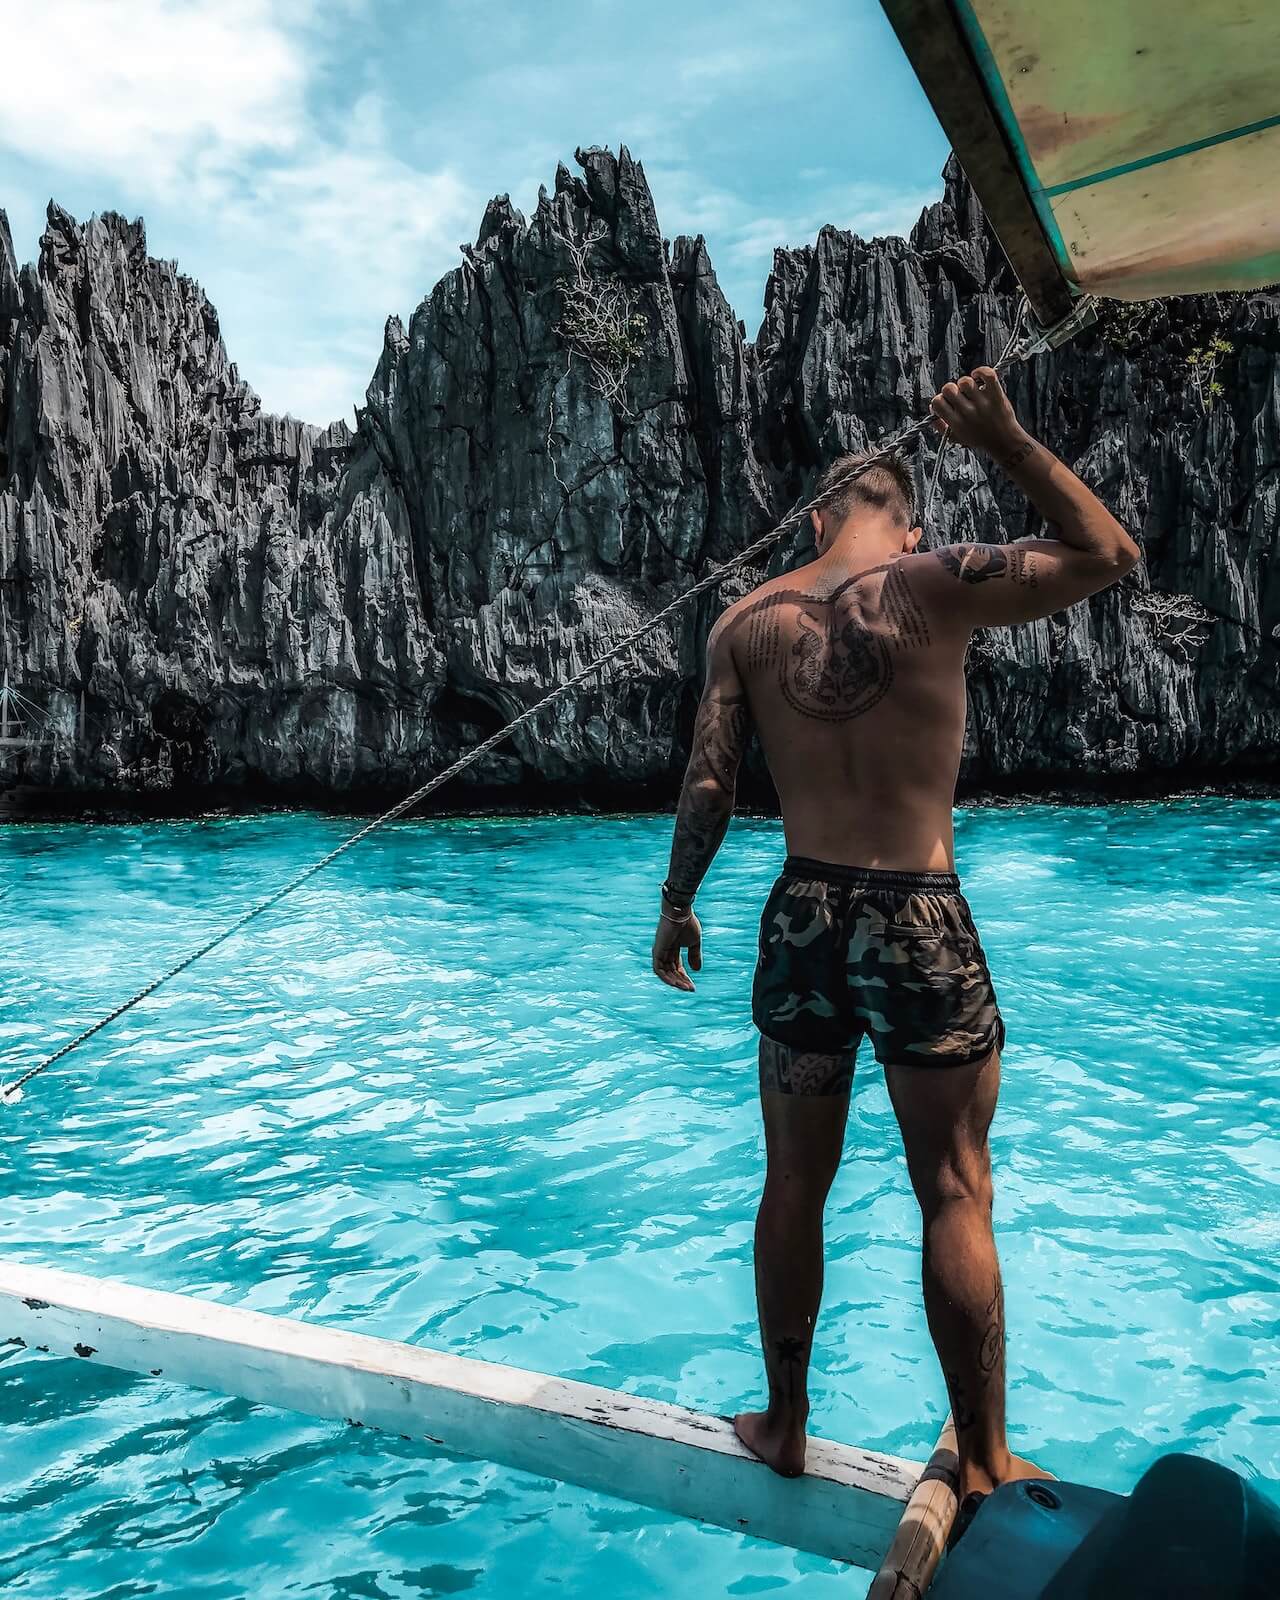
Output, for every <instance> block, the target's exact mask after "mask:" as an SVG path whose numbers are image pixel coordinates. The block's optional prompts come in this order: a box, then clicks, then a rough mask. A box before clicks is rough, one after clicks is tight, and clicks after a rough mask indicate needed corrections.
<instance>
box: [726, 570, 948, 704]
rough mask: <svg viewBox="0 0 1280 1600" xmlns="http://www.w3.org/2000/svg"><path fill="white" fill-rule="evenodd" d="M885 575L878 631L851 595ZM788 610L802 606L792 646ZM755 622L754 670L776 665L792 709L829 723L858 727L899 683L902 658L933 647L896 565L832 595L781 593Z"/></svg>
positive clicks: (750, 646)
mask: <svg viewBox="0 0 1280 1600" xmlns="http://www.w3.org/2000/svg"><path fill="white" fill-rule="evenodd" d="M877 572H884V573H885V577H884V582H883V584H882V586H881V590H880V613H881V615H880V619H879V625H878V626H877V627H874V628H871V627H868V626H867V624H866V623H865V622H864V621H863V617H862V612H861V607H860V604H859V602H858V601H857V600H855V599H854V598H853V597H852V596H850V595H849V590H850V589H852V588H853V586H854V585H855V584H858V583H862V582H863V581H864V580H865V579H867V578H870V577H872V576H874V574H875V573H877ZM784 605H794V606H796V607H798V609H799V615H798V617H797V619H796V620H797V628H798V632H797V634H796V636H795V637H794V638H793V639H792V640H791V641H790V642H788V641H786V640H785V639H784V638H783V623H782V615H781V608H782V607H783V606H784ZM747 620H748V628H747V648H746V664H747V666H748V667H749V668H751V669H754V670H757V671H759V670H760V669H762V668H763V669H768V668H770V667H775V666H776V668H777V672H778V685H779V688H780V689H781V690H782V694H783V697H784V698H785V699H786V701H787V704H788V705H790V706H791V708H792V709H793V710H794V711H798V712H799V713H800V714H801V716H805V717H812V718H814V719H816V720H819V721H823V722H850V721H852V720H853V719H854V718H855V717H860V716H862V715H863V714H864V712H867V711H870V710H871V708H872V706H875V705H878V704H879V702H880V701H881V700H883V699H884V697H885V695H886V694H887V693H888V692H889V689H890V687H891V686H892V684H893V661H894V656H895V655H897V654H900V653H901V652H902V651H904V650H913V649H918V648H919V647H921V646H923V645H927V644H928V643H929V628H928V624H927V623H926V621H925V617H924V613H923V611H922V610H921V609H920V606H919V605H918V604H917V602H916V599H915V596H914V595H913V594H912V593H911V586H910V584H909V583H908V582H907V580H906V578H905V577H904V576H903V574H902V572H901V570H900V569H899V568H898V566H897V565H896V564H890V565H889V566H888V567H887V568H872V569H871V571H869V572H862V573H858V574H857V575H856V576H855V577H852V578H849V579H848V580H846V582H844V583H842V584H841V585H840V587H839V588H838V589H836V590H835V591H834V593H832V594H830V595H816V594H807V593H803V592H800V591H793V590H781V591H776V592H775V593H773V594H770V595H766V596H764V597H763V599H761V600H759V601H758V602H757V603H756V604H755V605H754V606H752V607H751V608H750V610H749V613H748V619H747Z"/></svg>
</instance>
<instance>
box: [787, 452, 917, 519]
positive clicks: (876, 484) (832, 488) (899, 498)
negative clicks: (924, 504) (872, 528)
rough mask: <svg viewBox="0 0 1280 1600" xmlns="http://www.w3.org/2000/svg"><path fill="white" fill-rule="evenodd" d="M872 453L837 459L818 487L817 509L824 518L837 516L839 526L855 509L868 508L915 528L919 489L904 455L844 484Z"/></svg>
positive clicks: (838, 457)
mask: <svg viewBox="0 0 1280 1600" xmlns="http://www.w3.org/2000/svg"><path fill="white" fill-rule="evenodd" d="M870 453H871V452H870V451H866V450H864V451H862V452H860V453H859V454H857V455H847V456H837V457H836V459H835V460H834V461H833V462H832V463H831V465H830V466H829V467H828V468H827V469H826V470H825V471H824V472H823V474H822V476H821V477H820V478H819V479H818V482H817V485H816V486H815V488H814V491H813V494H814V498H815V499H816V500H817V501H818V507H817V509H818V510H819V511H820V512H821V513H822V514H823V516H824V517H834V518H835V521H836V525H837V526H839V524H840V523H842V522H843V521H844V520H845V518H846V517H847V516H848V515H849V513H850V512H851V511H852V510H853V509H854V507H855V506H867V507H869V508H870V509H871V510H873V511H887V512H888V513H889V514H890V516H892V517H894V518H895V519H896V520H897V521H898V522H900V523H901V524H902V525H903V527H904V528H909V527H911V525H912V523H913V522H914V520H915V513H916V486H915V482H914V480H913V479H912V476H911V469H910V468H909V467H908V466H907V463H906V462H905V461H904V460H903V459H902V457H901V456H888V457H886V459H885V460H884V461H881V462H878V463H877V464H876V465H875V466H874V467H871V468H870V469H869V470H868V471H866V472H864V473H863V474H862V475H861V477H857V478H853V479H852V480H850V481H849V482H848V483H843V484H842V483H841V481H840V480H841V479H842V478H845V477H846V476H847V475H848V473H849V472H850V471H851V470H852V469H853V468H854V467H858V466H861V465H862V463H863V462H864V461H865V460H866V459H867V457H868V455H869V454H870Z"/></svg>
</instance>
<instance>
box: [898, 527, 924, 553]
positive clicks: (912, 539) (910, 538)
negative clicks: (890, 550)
mask: <svg viewBox="0 0 1280 1600" xmlns="http://www.w3.org/2000/svg"><path fill="white" fill-rule="evenodd" d="M923 538H924V529H923V528H912V529H910V530H909V531H908V533H907V536H906V538H905V539H904V540H903V541H902V553H903V554H904V555H908V556H909V555H910V554H911V552H912V551H913V550H914V549H915V548H916V546H917V545H918V544H919V543H920V541H921V539H923Z"/></svg>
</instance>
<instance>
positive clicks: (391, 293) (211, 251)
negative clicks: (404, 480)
mask: <svg viewBox="0 0 1280 1600" xmlns="http://www.w3.org/2000/svg"><path fill="white" fill-rule="evenodd" d="M10 9H11V10H13V11H15V12H16V11H17V10H18V8H17V7H16V6H13V7H11V8H10ZM340 9H341V8H335V6H334V5H333V4H332V3H327V4H326V3H323V0H43V4H42V6H41V7H40V8H39V9H38V10H37V9H36V8H30V9H29V10H28V9H27V8H23V10H22V12H21V14H20V15H19V16H15V17H12V18H9V19H7V36H8V37H7V42H9V43H11V44H12V45H13V55H14V58H15V59H19V60H21V61H22V62H23V63H24V70H23V71H22V72H21V73H14V74H12V75H10V76H9V77H8V78H7V80H6V84H5V92H4V94H3V96H0V145H2V146H7V147H9V148H10V149H12V150H15V151H18V152H19V153H21V154H23V155H25V156H26V157H28V158H29V159H31V160H37V161H39V162H40V163H41V164H43V165H45V166H48V167H52V168H54V169H62V170H63V171H65V172H67V173H69V174H74V175H75V176H76V177H77V178H78V179H82V178H85V177H90V178H92V177H94V176H95V175H98V176H101V177H102V178H104V179H106V180H109V181H110V184H111V186H112V187H113V188H114V190H115V192H117V193H118V194H119V195H120V196H122V197H123V201H122V203H127V204H128V205H129V207H130V208H133V207H138V208H140V209H142V210H143V211H144V213H145V212H147V211H150V210H151V209H153V208H155V209H156V210H158V211H159V212H160V214H161V215H162V216H163V217H165V218H166V220H167V221H168V223H169V226H170V228H172V226H173V224H172V219H173V216H174V213H175V212H177V213H179V214H181V215H182V216H184V217H189V218H198V219H199V227H200V229H201V230H202V232H201V245H202V255H203V259H201V260H199V261H193V260H183V262H182V266H183V267H184V268H185V269H186V270H188V271H193V272H195V273H196V274H197V275H198V276H199V277H200V278H201V279H202V281H204V282H205V284H206V287H208V288H209V289H210V292H211V296H212V298H213V299H214V300H215V303H217V305H218V309H219V312H220V314H221V316H222V321H223V326H224V329H225V330H226V334H227V343H228V347H229V349H230V353H231V355H232V357H233V358H234V359H236V360H237V361H238V363H239V365H240V368H241V371H242V374H243V376H244V377H245V378H246V379H247V380H248V381H249V382H250V383H251V384H252V385H253V386H254V387H255V388H256V389H257V390H258V391H259V392H260V393H261V394H262V396H263V399H264V401H265V403H266V405H267V406H268V408H269V409H272V410H278V411H285V410H288V411H291V412H292V413H293V414H294V415H295V416H302V417H305V418H306V419H307V420H309V421H321V422H323V421H326V420H329V419H330V418H332V417H335V416H338V415H342V414H344V413H345V414H347V415H348V416H349V414H350V408H351V405H352V402H353V401H355V400H356V399H357V398H358V397H360V396H361V395H362V394H363V391H364V388H365V385H366V383H367V382H368V379H369V375H370V373H371V372H372V370H373V365H374V362H375V361H376V360H377V355H378V349H379V343H380V336H381V329H382V324H383V321H384V319H385V317H386V315H387V314H388V312H390V311H392V310H399V311H401V312H404V311H407V310H408V309H409V308H410V307H411V306H412V305H413V304H415V303H416V302H417V300H418V299H419V298H420V297H421V295H422V294H423V293H425V292H426V291H427V290H428V289H429V288H430V287H431V285H432V284H433V283H434V282H435V280H436V279H437V278H438V277H439V275H440V274H441V272H443V271H445V270H446V269H447V268H448V267H451V266H454V265H456V264H457V261H458V250H457V246H458V243H459V242H460V241H461V240H462V239H464V238H471V237H472V236H473V235H474V229H475V224H476V222H477V220H478V218H479V215H480V211H481V208H482V204H483V202H482V199H481V197H479V196H478V195H476V194H475V193H473V192H472V191H471V190H469V189H468V188H467V186H466V184H465V183H464V182H463V181H462V179H461V178H460V177H459V176H457V174H456V173H454V172H453V171H451V170H450V169H449V168H448V167H444V168H441V169H437V170H434V171H423V170H421V169H419V168H417V167H414V166H412V165H410V164H409V163H408V162H406V161H405V160H404V159H403V158H402V157H400V156H399V155H397V154H396V153H395V152H394V151H393V150H392V149H391V147H390V141H389V138H388V134H387V131H386V118H385V116H384V108H383V105H382V102H381V101H380V100H379V98H378V96H377V95H376V94H372V93H369V94H365V95H363V96H361V97H360V98H359V99H357V100H356V102H355V104H354V105H353V106H352V107H351V108H350V110H349V112H348V113H347V115H346V117H345V119H344V120H343V121H342V122H341V123H340V124H339V125H337V126H332V127H324V128H322V127H321V125H320V123H319V121H318V119H317V116H316V115H315V114H314V112H313V111H312V110H311V108H310V107H309V105H308V90H309V89H312V88H314V80H315V75H316V72H317V69H318V63H319V57H320V55H321V43H322V36H323V35H324V33H325V31H326V30H327V29H332V28H333V27H334V26H335V20H337V21H340V20H341V19H340V18H337V19H335V10H340ZM346 9H347V10H350V9H351V6H350V5H348V6H347V7H346ZM152 233H153V235H154V233H155V229H154V228H153V230H152ZM153 248H154V245H153ZM219 258H221V260H222V261H224V262H226V263H228V264H227V265H226V266H225V267H223V268H221V269H219V268H218V267H217V265H216V261H217V260H218V259H219ZM317 323H320V324H328V325H330V326H331V327H333V328H334V329H335V332H334V335H333V337H332V338H331V340H330V343H331V346H332V348H331V349H330V350H328V351H324V350H320V351H317V349H316V343H317V340H316V335H315V327H316V325H317ZM357 330H358V334H359V337H353V336H352V335H353V332H355V331H357ZM255 335H256V337H254V336H255ZM246 337H248V341H249V343H248V347H249V348H250V349H251V348H252V347H253V345H257V346H258V347H260V348H262V347H267V346H271V347H274V349H275V350H276V351H279V350H280V349H281V348H282V347H283V348H284V349H291V350H295V351H296V352H297V359H296V360H294V359H289V358H287V357H286V358H285V359H280V358H279V355H278V354H277V356H276V359H274V360H269V361H268V362H265V363H255V362H254V361H253V359H252V358H250V359H246V358H245V357H246V343H245V341H246Z"/></svg>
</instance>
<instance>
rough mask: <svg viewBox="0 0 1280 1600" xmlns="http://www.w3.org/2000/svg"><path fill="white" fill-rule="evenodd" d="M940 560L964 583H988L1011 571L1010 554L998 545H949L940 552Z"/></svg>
mask: <svg viewBox="0 0 1280 1600" xmlns="http://www.w3.org/2000/svg"><path fill="white" fill-rule="evenodd" d="M938 560H939V561H941V563H942V565H943V566H944V567H945V568H946V569H947V571H948V572H949V573H951V575H952V576H953V577H956V578H959V579H960V581H961V582H962V583H986V581H987V580H988V578H1003V577H1004V575H1005V573H1006V572H1007V571H1008V570H1009V555H1008V552H1007V551H1006V550H1004V549H1002V548H1001V546H1000V545H998V544H949V545H947V546H945V548H943V549H942V550H939V551H938Z"/></svg>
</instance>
